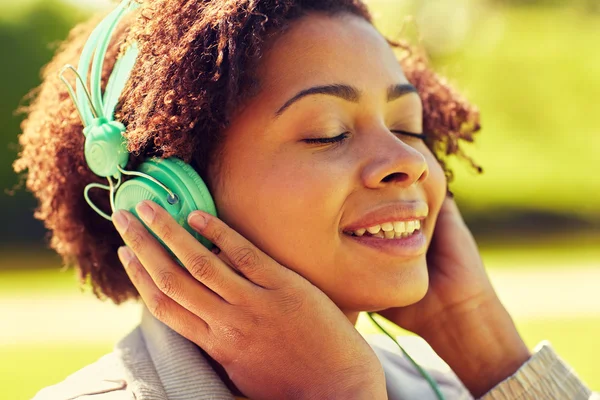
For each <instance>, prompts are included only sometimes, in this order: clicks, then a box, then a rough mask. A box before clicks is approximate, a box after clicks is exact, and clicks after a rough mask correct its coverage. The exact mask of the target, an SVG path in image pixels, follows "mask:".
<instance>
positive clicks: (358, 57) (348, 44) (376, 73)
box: [256, 13, 407, 98]
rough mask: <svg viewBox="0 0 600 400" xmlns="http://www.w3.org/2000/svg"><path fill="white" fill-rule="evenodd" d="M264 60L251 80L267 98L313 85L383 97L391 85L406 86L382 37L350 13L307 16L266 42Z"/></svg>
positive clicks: (404, 79) (281, 95) (279, 96)
mask: <svg viewBox="0 0 600 400" xmlns="http://www.w3.org/2000/svg"><path fill="white" fill-rule="evenodd" d="M263 54H264V56H263V59H262V60H261V62H260V64H259V65H258V66H257V71H256V72H257V76H256V77H257V78H258V80H259V81H260V83H261V85H260V86H261V87H262V88H263V89H265V91H266V93H272V94H274V95H273V96H272V97H278V98H281V97H286V96H287V97H289V96H291V95H293V94H295V93H296V92H297V91H299V90H302V89H306V88H307V87H310V86H313V85H318V84H331V83H345V84H350V85H353V86H356V87H357V88H358V89H360V90H365V91H369V90H370V91H376V90H378V89H381V91H383V92H384V91H385V89H386V88H387V87H388V86H389V85H391V84H393V83H402V82H407V80H406V78H405V77H404V74H403V72H402V68H401V67H400V64H399V63H398V61H397V58H396V56H395V55H394V53H393V51H392V49H391V48H390V46H389V45H388V43H387V42H386V41H385V39H384V38H383V36H381V34H380V33H379V32H378V31H377V30H376V29H375V28H374V27H373V26H372V25H371V24H370V23H369V22H368V21H366V20H364V19H363V18H361V17H359V16H355V15H352V14H349V13H343V14H337V15H334V16H329V15H326V14H321V13H310V14H308V15H307V16H305V17H302V18H301V19H299V20H296V21H294V22H292V23H291V25H290V27H289V29H288V30H287V31H286V32H285V33H283V34H281V35H279V36H277V37H275V38H273V39H272V40H271V41H270V42H267V43H266V46H265V49H264V52H263ZM379 86H380V88H379ZM263 93H264V92H263Z"/></svg>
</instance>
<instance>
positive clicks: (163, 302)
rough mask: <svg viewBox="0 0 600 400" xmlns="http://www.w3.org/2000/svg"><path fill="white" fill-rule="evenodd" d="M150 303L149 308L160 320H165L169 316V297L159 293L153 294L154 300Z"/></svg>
mask: <svg viewBox="0 0 600 400" xmlns="http://www.w3.org/2000/svg"><path fill="white" fill-rule="evenodd" d="M149 303H150V304H148V309H149V310H150V312H151V313H152V315H154V316H155V317H156V319H158V320H159V321H162V322H165V321H166V320H165V318H166V316H167V298H166V297H165V296H164V295H163V294H162V293H158V294H155V295H153V296H152V300H151V301H150V302H149Z"/></svg>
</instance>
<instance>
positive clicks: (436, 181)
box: [423, 152, 447, 239]
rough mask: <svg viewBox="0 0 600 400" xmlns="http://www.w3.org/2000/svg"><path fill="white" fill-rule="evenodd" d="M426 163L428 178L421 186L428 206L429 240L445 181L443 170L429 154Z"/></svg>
mask: <svg viewBox="0 0 600 400" xmlns="http://www.w3.org/2000/svg"><path fill="white" fill-rule="evenodd" d="M427 163H428V165H429V176H428V177H427V180H426V181H425V182H424V184H423V185H424V189H425V192H426V195H427V201H428V206H429V217H428V219H429V227H428V229H427V234H428V235H427V236H428V238H429V239H431V237H432V235H433V229H434V227H435V222H436V220H437V216H438V214H439V212H440V209H441V207H442V203H443V202H444V198H445V197H446V188H447V180H446V174H445V173H444V169H443V168H442V166H441V165H440V164H439V163H438V161H437V160H436V158H435V157H434V156H433V154H431V153H430V152H429V153H428V155H427Z"/></svg>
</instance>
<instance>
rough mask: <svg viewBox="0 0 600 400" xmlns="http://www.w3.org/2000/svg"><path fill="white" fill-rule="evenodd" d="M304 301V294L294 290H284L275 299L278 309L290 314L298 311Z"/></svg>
mask: <svg viewBox="0 0 600 400" xmlns="http://www.w3.org/2000/svg"><path fill="white" fill-rule="evenodd" d="M304 303H305V299H304V296H303V295H302V294H300V293H297V292H296V291H286V292H284V293H283V294H282V295H281V296H280V297H279V299H278V300H277V305H278V306H279V307H280V309H282V310H284V311H285V312H286V314H291V315H295V314H296V313H299V312H300V310H302V308H303V307H304Z"/></svg>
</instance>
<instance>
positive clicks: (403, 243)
mask: <svg viewBox="0 0 600 400" xmlns="http://www.w3.org/2000/svg"><path fill="white" fill-rule="evenodd" d="M344 236H347V237H349V238H350V239H351V240H354V241H356V242H358V243H359V244H362V245H365V246H368V247H371V248H373V249H376V250H379V251H382V252H384V253H386V254H389V255H391V256H394V257H416V256H420V255H421V254H424V253H425V251H426V246H427V240H426V237H425V234H424V233H423V231H422V229H419V230H418V231H415V232H414V233H413V234H412V235H410V236H408V237H405V238H398V239H381V238H378V237H376V236H367V235H363V236H352V235H351V234H348V233H344Z"/></svg>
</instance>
